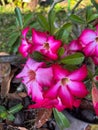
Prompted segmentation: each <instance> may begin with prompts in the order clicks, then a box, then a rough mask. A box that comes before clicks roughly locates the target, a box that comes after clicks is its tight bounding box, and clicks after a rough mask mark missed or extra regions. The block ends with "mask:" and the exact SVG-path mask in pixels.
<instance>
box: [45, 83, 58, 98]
mask: <svg viewBox="0 0 98 130" xmlns="http://www.w3.org/2000/svg"><path fill="white" fill-rule="evenodd" d="M59 87H60V83H59V82H58V83H57V84H56V85H54V86H51V88H50V89H49V90H48V91H47V92H46V93H45V97H46V98H56V97H57V95H58V93H59Z"/></svg>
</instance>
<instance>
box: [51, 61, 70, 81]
mask: <svg viewBox="0 0 98 130" xmlns="http://www.w3.org/2000/svg"><path fill="white" fill-rule="evenodd" d="M52 67H53V75H54V79H55V80H57V81H58V80H60V79H62V78H64V77H66V76H67V75H68V74H69V72H68V71H67V70H66V69H64V68H62V67H61V66H60V65H58V64H54V65H53V66H52Z"/></svg>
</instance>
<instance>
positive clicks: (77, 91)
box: [45, 65, 88, 108]
mask: <svg viewBox="0 0 98 130" xmlns="http://www.w3.org/2000/svg"><path fill="white" fill-rule="evenodd" d="M53 74H54V80H55V85H53V86H52V87H51V88H50V89H49V90H48V91H47V92H46V95H45V97H47V98H51V99H54V98H57V97H59V98H60V100H61V102H62V104H63V105H64V106H65V107H66V108H72V106H73V105H74V104H76V106H78V105H79V103H80V102H77V99H76V98H75V97H77V98H83V97H85V96H86V95H87V94H88V91H87V89H86V86H85V85H84V83H83V82H82V80H84V78H85V77H86V76H87V68H86V66H85V65H83V66H82V67H81V68H80V69H78V70H75V71H73V72H68V71H67V70H66V69H64V68H62V67H61V66H60V65H53ZM75 102H76V103H75Z"/></svg>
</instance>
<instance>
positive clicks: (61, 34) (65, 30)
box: [55, 23, 72, 43]
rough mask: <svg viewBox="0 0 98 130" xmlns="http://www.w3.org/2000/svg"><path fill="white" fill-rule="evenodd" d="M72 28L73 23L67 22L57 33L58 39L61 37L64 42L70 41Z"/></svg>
mask: <svg viewBox="0 0 98 130" xmlns="http://www.w3.org/2000/svg"><path fill="white" fill-rule="evenodd" d="M71 30H72V24H71V23H65V24H64V25H63V26H62V27H61V28H60V29H59V30H58V31H57V32H56V34H55V36H56V38H57V39H61V40H62V41H63V42H66V43H67V42H68V40H69V39H68V37H69V35H70V32H71Z"/></svg>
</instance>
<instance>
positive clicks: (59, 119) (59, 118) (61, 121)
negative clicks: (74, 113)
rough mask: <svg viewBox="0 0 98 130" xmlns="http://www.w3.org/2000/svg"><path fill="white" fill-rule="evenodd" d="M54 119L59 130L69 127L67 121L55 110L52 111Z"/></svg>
mask: <svg viewBox="0 0 98 130" xmlns="http://www.w3.org/2000/svg"><path fill="white" fill-rule="evenodd" d="M53 114H54V118H55V120H56V123H57V125H58V127H59V129H60V130H64V129H65V128H67V127H69V126H70V123H69V121H68V119H67V118H66V117H65V116H64V114H63V113H61V112H58V111H57V110H56V109H53Z"/></svg>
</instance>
